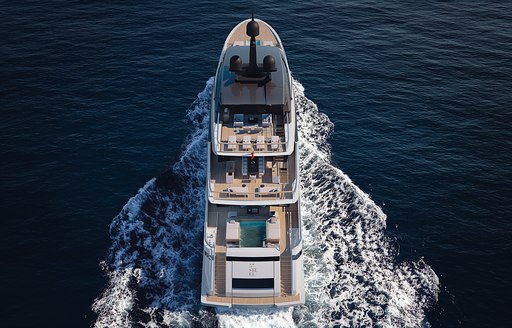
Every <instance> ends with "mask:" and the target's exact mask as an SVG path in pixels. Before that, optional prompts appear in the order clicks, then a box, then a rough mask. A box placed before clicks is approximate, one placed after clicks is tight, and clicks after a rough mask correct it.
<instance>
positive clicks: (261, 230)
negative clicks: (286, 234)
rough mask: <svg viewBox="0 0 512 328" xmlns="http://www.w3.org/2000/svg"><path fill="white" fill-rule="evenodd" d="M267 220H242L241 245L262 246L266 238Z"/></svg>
mask: <svg viewBox="0 0 512 328" xmlns="http://www.w3.org/2000/svg"><path fill="white" fill-rule="evenodd" d="M265 228H266V227H265V220H258V221H246V220H241V221H240V247H262V246H263V241H264V240H265V238H266V229H265Z"/></svg>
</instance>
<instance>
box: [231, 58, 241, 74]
mask: <svg viewBox="0 0 512 328" xmlns="http://www.w3.org/2000/svg"><path fill="white" fill-rule="evenodd" d="M229 70H230V71H231V72H240V71H241V70H242V58H240V56H238V55H234V56H233V57H231V58H230V59H229Z"/></svg>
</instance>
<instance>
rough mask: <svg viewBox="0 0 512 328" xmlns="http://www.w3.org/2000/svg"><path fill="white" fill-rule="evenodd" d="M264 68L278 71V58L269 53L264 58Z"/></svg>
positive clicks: (267, 70)
mask: <svg viewBox="0 0 512 328" xmlns="http://www.w3.org/2000/svg"><path fill="white" fill-rule="evenodd" d="M263 70H264V71H266V72H275V71H276V59H275V58H274V56H271V55H267V56H265V58H263Z"/></svg>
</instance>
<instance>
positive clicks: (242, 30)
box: [227, 21, 278, 46]
mask: <svg viewBox="0 0 512 328" xmlns="http://www.w3.org/2000/svg"><path fill="white" fill-rule="evenodd" d="M258 24H259V26H260V35H258V36H257V37H256V40H260V42H261V44H263V41H272V42H273V43H274V45H278V41H277V39H276V37H275V35H274V33H272V31H271V30H270V28H269V27H268V25H267V24H265V23H263V22H261V21H259V22H258ZM246 30H247V23H243V24H240V26H238V28H237V29H236V30H235V31H234V32H233V34H231V37H230V38H229V40H227V43H228V46H232V45H233V43H235V41H247V40H250V39H251V38H250V37H249V36H247V34H246V33H247V31H246Z"/></svg>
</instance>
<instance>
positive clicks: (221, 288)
mask: <svg viewBox="0 0 512 328" xmlns="http://www.w3.org/2000/svg"><path fill="white" fill-rule="evenodd" d="M225 293H226V253H216V254H215V295H217V296H224V295H225Z"/></svg>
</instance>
